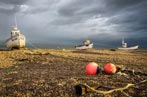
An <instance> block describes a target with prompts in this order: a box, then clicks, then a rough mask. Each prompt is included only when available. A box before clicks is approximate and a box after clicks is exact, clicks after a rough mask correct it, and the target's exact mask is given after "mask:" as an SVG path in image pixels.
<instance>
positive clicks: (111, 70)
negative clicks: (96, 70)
mask: <svg viewBox="0 0 147 97" xmlns="http://www.w3.org/2000/svg"><path fill="white" fill-rule="evenodd" d="M104 71H105V73H106V74H114V73H116V66H115V65H114V64H112V63H107V64H106V65H105V66H104Z"/></svg>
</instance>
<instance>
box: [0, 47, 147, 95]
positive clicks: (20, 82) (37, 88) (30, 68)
mask: <svg viewBox="0 0 147 97" xmlns="http://www.w3.org/2000/svg"><path fill="white" fill-rule="evenodd" d="M146 60H147V51H141V50H140V51H118V50H116V51H115V50H83V51H80V50H53V49H40V50H13V51H0V96H2V97H57V96H59V97H77V96H78V95H76V90H75V86H76V85H77V84H84V85H85V84H86V85H88V86H93V85H94V84H97V85H99V86H101V87H99V88H98V89H97V90H101V91H108V90H110V89H115V88H121V87H124V86H126V85H127V84H134V86H133V87H130V88H127V89H126V90H124V91H114V92H112V93H108V94H106V95H104V94H100V93H97V92H94V91H92V92H89V93H86V94H84V95H83V96H84V97H90V96H91V97H95V96H99V97H103V96H108V97H127V96H130V97H147V88H146V87H147V82H144V83H141V84H139V85H135V84H138V83H139V82H141V81H144V80H147V75H146V72H147V64H146V62H147V61H146ZM88 62H96V63H98V64H99V66H101V67H103V66H104V65H105V64H106V63H108V62H111V63H113V64H115V65H117V66H118V67H121V66H122V67H123V70H122V71H123V72H118V73H117V74H114V75H106V74H98V75H87V74H86V73H85V66H86V64H87V63H88Z"/></svg>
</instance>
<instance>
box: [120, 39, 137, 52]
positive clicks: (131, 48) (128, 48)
mask: <svg viewBox="0 0 147 97" xmlns="http://www.w3.org/2000/svg"><path fill="white" fill-rule="evenodd" d="M138 48H139V46H138V45H135V46H130V47H128V46H127V43H125V41H124V39H122V47H118V49H120V50H136V49H138Z"/></svg>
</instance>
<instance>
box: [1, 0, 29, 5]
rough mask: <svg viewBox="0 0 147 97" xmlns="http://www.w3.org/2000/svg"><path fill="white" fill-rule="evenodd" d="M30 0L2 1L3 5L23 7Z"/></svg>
mask: <svg viewBox="0 0 147 97" xmlns="http://www.w3.org/2000/svg"><path fill="white" fill-rule="evenodd" d="M27 1H28V0H0V2H1V3H5V4H13V5H21V4H24V3H25V2H27Z"/></svg>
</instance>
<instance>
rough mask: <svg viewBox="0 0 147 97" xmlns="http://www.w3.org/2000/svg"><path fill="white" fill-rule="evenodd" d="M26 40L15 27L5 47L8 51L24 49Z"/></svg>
mask: <svg viewBox="0 0 147 97" xmlns="http://www.w3.org/2000/svg"><path fill="white" fill-rule="evenodd" d="M25 41H26V38H25V36H24V35H23V34H21V33H20V31H19V30H18V28H17V25H15V26H14V27H13V29H12V31H11V36H10V38H9V39H8V40H7V41H6V42H7V43H6V45H7V48H8V49H15V48H16V49H20V48H24V47H25Z"/></svg>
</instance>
